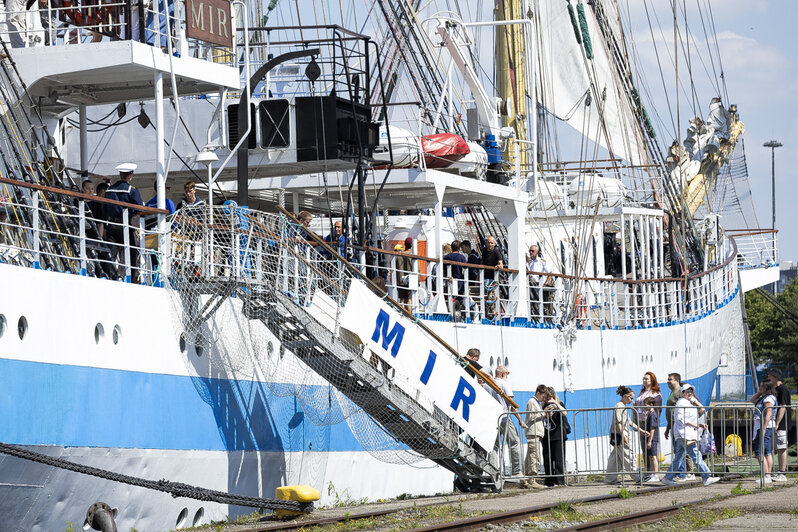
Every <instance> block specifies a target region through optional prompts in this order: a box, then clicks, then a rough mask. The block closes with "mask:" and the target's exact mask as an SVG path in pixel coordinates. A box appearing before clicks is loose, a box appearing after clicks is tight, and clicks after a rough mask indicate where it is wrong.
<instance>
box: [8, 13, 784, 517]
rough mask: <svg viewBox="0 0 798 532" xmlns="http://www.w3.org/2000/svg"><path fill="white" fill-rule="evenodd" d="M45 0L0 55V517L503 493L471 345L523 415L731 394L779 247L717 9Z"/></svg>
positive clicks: (221, 511) (222, 511)
mask: <svg viewBox="0 0 798 532" xmlns="http://www.w3.org/2000/svg"><path fill="white" fill-rule="evenodd" d="M45 4H46V5H45ZM450 4H451V5H450ZM37 5H38V7H37ZM37 5H34V6H33V7H32V8H31V9H30V10H28V11H23V12H18V13H14V12H13V11H7V16H6V23H5V26H4V33H3V52H2V55H3V57H2V59H1V60H0V104H2V116H1V117H0V137H2V142H0V152H2V158H1V159H0V160H1V161H2V163H1V164H0V286H2V291H3V297H2V298H0V383H2V386H0V388H2V390H3V391H2V393H1V394H0V409H1V410H2V416H0V444H2V452H3V453H4V454H0V522H1V523H2V526H0V528H2V529H3V530H20V531H22V530H24V531H29V530H43V531H52V530H62V529H67V528H68V527H69V526H71V525H72V524H74V525H75V526H82V525H84V524H85V526H86V527H88V524H86V521H85V520H86V509H87V508H88V507H89V506H90V505H92V504H93V503H95V502H97V501H103V502H105V503H107V504H108V505H109V506H110V507H111V508H112V510H113V513H114V516H115V518H116V521H117V523H118V525H119V527H120V528H122V529H129V528H136V529H138V530H167V529H175V528H182V527H189V526H197V525H202V524H208V523H209V522H211V521H218V520H221V519H225V518H228V517H235V516H238V515H241V514H248V513H250V512H252V508H253V507H254V508H258V507H262V506H260V505H261V504H262V501H263V500H264V499H268V498H271V497H273V495H274V491H275V488H276V487H279V486H284V485H291V484H306V485H310V486H313V487H315V488H316V489H318V490H319V491H320V492H321V495H322V499H321V501H320V502H321V504H330V503H335V502H342V501H356V500H363V499H381V498H388V497H396V496H399V495H400V494H412V495H423V494H432V493H439V492H445V491H450V490H452V489H453V488H454V489H460V490H463V491H468V490H474V489H501V488H502V479H503V476H504V474H503V472H502V464H501V459H500V458H498V459H497V457H496V455H495V453H491V452H489V451H490V449H492V448H493V444H494V440H495V439H496V438H497V432H498V428H497V423H496V421H497V419H498V417H499V416H500V415H501V413H502V408H501V406H500V405H499V403H498V402H496V401H495V400H494V399H493V398H492V397H491V395H490V393H489V392H488V391H486V390H485V389H483V388H482V387H480V386H479V385H477V384H476V381H475V380H474V379H472V378H471V377H470V376H469V374H468V371H469V370H470V371H472V372H473V367H469V365H470V363H469V361H468V360H467V359H466V358H465V354H466V352H467V351H468V350H469V349H471V348H477V349H479V350H480V351H481V354H482V355H481V359H480V363H481V364H482V368H483V370H484V371H490V370H495V368H497V367H498V366H504V367H506V368H508V369H509V370H510V371H511V373H512V377H511V386H512V388H513V390H514V391H515V394H514V400H515V402H516V403H517V404H518V405H519V407H520V408H521V409H523V408H524V406H525V405H526V403H527V401H528V400H529V398H530V397H531V396H532V395H533V394H534V391H535V388H536V387H537V386H538V384H541V383H543V384H547V385H550V386H552V387H554V388H555V390H556V391H557V393H558V394H559V395H560V398H561V399H562V400H563V402H564V404H565V406H566V408H567V410H568V412H569V413H571V414H573V413H574V412H578V411H579V410H580V409H586V408H594V407H602V406H611V405H613V404H614V403H615V398H614V394H615V389H616V387H617V386H618V385H621V384H624V385H630V386H633V387H634V389H635V390H637V389H638V388H639V383H640V379H641V378H642V376H643V374H644V373H645V372H647V371H651V372H653V373H655V374H656V375H658V376H660V378H661V379H662V380H663V381H664V379H665V376H666V375H667V374H668V373H671V372H678V373H680V374H681V375H682V378H683V381H688V382H690V383H691V384H693V385H694V386H695V388H696V390H697V391H698V395H699V397H700V398H701V400H702V401H704V402H705V403H706V402H709V401H710V400H711V399H712V398H728V397H736V396H740V395H742V394H744V393H745V388H746V377H745V375H746V367H747V358H748V354H747V351H746V330H745V327H744V321H743V315H744V305H743V298H744V292H745V291H747V290H751V289H754V288H756V287H758V286H761V285H764V284H766V283H770V282H773V281H774V280H775V279H776V278H777V277H778V261H777V254H776V238H775V232H774V231H770V230H762V229H760V228H759V227H758V224H757V222H756V218H755V213H754V212H753V205H752V204H749V203H746V202H748V201H750V200H749V199H748V197H749V196H750V191H749V189H748V183H747V168H746V164H745V153H744V142H743V133H744V125H743V122H742V121H741V116H742V114H741V113H743V112H744V110H740V111H739V112H738V110H737V108H736V106H735V105H734V100H733V95H732V96H731V97H730V95H729V94H727V92H726V86H725V80H724V79H723V76H722V74H721V72H722V69H721V68H720V67H718V66H717V65H720V64H721V62H720V60H721V58H720V57H719V49H718V47H717V46H715V45H714V44H713V43H715V44H716V41H715V40H714V37H713V36H712V35H706V41H707V46H706V49H704V48H703V47H702V48H701V49H698V50H697V49H695V44H694V43H693V47H692V48H691V43H690V41H689V40H688V39H686V38H685V37H684V35H689V34H690V28H691V25H693V24H700V23H701V21H702V20H705V18H706V19H707V20H709V19H710V18H711V12H710V11H709V3H708V2H698V3H697V8H696V7H693V6H692V4H691V6H689V7H688V6H686V5H684V4H683V3H681V2H674V3H672V4H671V3H661V5H659V4H658V5H657V6H656V7H652V6H647V7H646V9H645V10H643V11H641V9H642V8H633V9H632V10H631V11H626V8H623V6H619V3H617V2H616V1H615V0H592V1H586V0H585V1H582V0H570V1H568V0H536V1H532V0H495V2H494V1H490V2H488V1H474V2H459V3H457V2H454V3H451V2H443V1H434V0H433V1H424V2H422V1H420V0H402V1H393V0H368V1H365V2H352V1H343V0H342V1H340V2H312V1H304V0H296V1H287V0H285V1H278V0H271V1H269V2H266V1H264V2H248V1H241V0H236V1H235V2H227V1H225V0H202V1H200V0H182V1H178V2H170V1H168V0H164V1H160V2H137V1H135V0H134V1H132V2H130V1H127V2H118V1H113V0H112V1H105V0H102V1H94V0H90V1H84V2H81V3H79V4H77V3H76V4H75V5H73V3H71V2H66V1H63V2H57V1H55V0H47V2H45V3H42V2H40V3H38V4H37ZM452 5H454V6H455V7H452ZM22 9H23V10H24V5H23V6H22ZM696 9H698V11H696ZM713 24H714V23H713ZM704 27H705V28H706V26H704ZM641 28H642V29H644V30H645V32H646V33H647V34H648V33H649V32H650V34H651V35H652V39H651V41H650V42H647V43H645V45H646V46H648V47H649V48H648V50H653V51H654V52H656V54H657V56H658V57H662V58H665V57H667V58H669V59H670V62H671V64H672V66H673V67H674V68H673V71H670V70H666V71H657V70H656V69H654V70H651V69H648V70H647V69H646V68H645V66H646V65H648V64H649V62H647V61H646V60H645V58H644V57H642V54H640V53H638V46H639V45H640V44H639V43H638V45H635V40H634V39H633V38H632V36H633V32H635V31H638V30H640V29H641ZM666 30H667V31H670V32H672V33H673V35H674V36H676V39H674V40H675V42H676V44H675V45H674V43H673V42H670V44H663V43H665V42H666V41H667V39H664V37H663V38H662V39H655V38H654V37H653V35H654V34H655V32H656V34H659V35H662V32H663V31H666ZM698 64H701V65H702V67H701V68H699V67H698V66H697V65H698ZM708 65H711V67H710V66H708ZM699 78H702V79H699ZM703 78H709V79H703ZM660 80H661V83H660ZM660 86H661V89H660ZM686 101H690V102H692V106H689V105H687V104H685V103H684V102H686ZM680 102H681V105H682V107H680ZM665 109H668V111H667V112H665ZM658 110H659V113H662V114H659V113H658ZM87 183H88V184H87ZM95 189H97V190H100V189H106V190H105V192H104V195H97V194H95V192H94V191H95ZM184 192H185V195H184V194H183V193H184ZM150 198H152V200H151V201H150V202H148V206H144V205H143V201H140V200H142V199H143V200H145V201H146V200H150ZM172 202H173V204H177V209H176V210H175V209H174V208H173V207H170V203H172ZM325 237H327V238H326V239H325ZM454 241H456V242H457V245H454V246H453V245H452V243H453V242H454ZM463 243H468V244H470V246H466V247H462V248H460V246H461V245H462V244H463ZM446 246H449V247H448V249H446ZM452 248H454V249H452ZM457 248H460V250H461V253H460V254H458V249H457ZM462 252H464V253H462ZM469 252H471V253H469ZM469 259H472V260H469ZM469 262H470V264H468V263H469ZM572 424H573V423H572ZM574 428H575V431H574V434H573V436H572V438H571V439H570V440H569V442H568V447H567V449H566V451H567V452H566V468H567V469H568V471H574V470H575V469H576V468H577V465H576V464H575V463H574V460H573V458H574V457H575V456H576V455H577V452H578V449H579V448H580V447H579V446H580V445H581V444H582V442H583V440H585V439H586V438H587V436H586V434H585V433H584V432H580V429H579V427H578V426H575V427H574ZM596 458H597V459H599V460H602V459H603V458H600V457H596ZM68 464H72V465H68ZM161 479H164V480H165V481H168V482H163V483H159V482H158V481H159V480H161ZM178 484H179V485H181V486H189V487H190V486H196V487H197V489H186V490H184V491H181V492H180V493H179V495H180V496H175V497H173V496H172V495H173V494H175V492H173V491H170V489H171V488H172V487H175V489H177V487H176V486H177V485H178ZM199 488H202V489H199ZM221 494H226V496H222V495H221ZM86 529H88V528H86Z"/></svg>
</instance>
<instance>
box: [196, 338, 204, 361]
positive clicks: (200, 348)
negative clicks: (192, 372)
mask: <svg viewBox="0 0 798 532" xmlns="http://www.w3.org/2000/svg"><path fill="white" fill-rule="evenodd" d="M194 352H195V353H197V356H198V357H201V356H202V355H203V354H204V353H205V348H204V347H203V346H202V339H201V338H197V343H195V344H194Z"/></svg>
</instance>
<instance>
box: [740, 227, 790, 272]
mask: <svg viewBox="0 0 798 532" xmlns="http://www.w3.org/2000/svg"><path fill="white" fill-rule="evenodd" d="M727 234H728V235H729V236H731V237H732V238H734V241H735V242H736V244H737V266H738V268H740V269H749V268H769V267H771V266H777V265H778V263H779V259H778V231H777V230H776V231H774V230H772V229H762V230H759V231H727Z"/></svg>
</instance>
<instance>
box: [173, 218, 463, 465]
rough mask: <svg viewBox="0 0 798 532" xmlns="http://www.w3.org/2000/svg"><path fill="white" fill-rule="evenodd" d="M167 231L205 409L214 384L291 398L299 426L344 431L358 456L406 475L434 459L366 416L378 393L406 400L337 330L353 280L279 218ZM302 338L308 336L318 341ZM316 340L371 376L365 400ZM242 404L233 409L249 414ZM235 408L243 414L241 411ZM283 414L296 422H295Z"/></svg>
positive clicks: (178, 225)
mask: <svg viewBox="0 0 798 532" xmlns="http://www.w3.org/2000/svg"><path fill="white" fill-rule="evenodd" d="M169 224H170V227H171V232H170V234H169V235H168V238H167V239H165V240H166V242H168V248H167V249H168V250H169V255H168V258H165V259H164V260H165V261H167V262H168V266H169V272H168V274H167V280H168V282H167V283H166V285H167V290H168V291H169V293H170V299H171V301H172V316H173V319H174V325H175V327H174V330H175V331H176V334H177V335H178V336H179V338H178V340H179V342H180V346H181V349H182V351H183V353H184V361H185V363H186V367H187V369H188V372H189V375H191V376H192V377H193V380H194V382H195V385H196V387H197V390H198V392H199V393H200V394H201V396H202V397H203V399H204V400H205V401H206V402H208V403H209V404H213V403H214V402H215V401H218V400H219V399H220V398H219V397H218V396H217V395H218V394H217V395H215V394H214V386H215V384H214V383H216V382H218V381H216V379H223V380H228V381H230V380H232V381H235V382H236V383H239V382H245V383H251V386H254V387H263V386H265V387H267V388H268V395H269V396H271V397H272V398H274V399H276V398H286V397H293V398H295V399H296V402H298V404H299V408H298V410H299V411H301V414H302V418H303V419H304V420H307V421H310V422H311V423H312V424H314V425H317V426H318V427H329V426H331V425H335V424H338V423H341V422H346V424H347V425H348V427H349V429H350V430H351V433H352V434H353V435H354V437H355V438H356V439H357V441H358V442H359V444H360V445H361V446H362V447H363V449H364V450H366V451H368V452H369V453H371V454H372V455H373V456H374V457H376V458H377V459H379V460H381V461H384V462H389V463H397V464H413V463H416V462H418V461H420V460H422V459H423V458H425V457H428V458H434V457H435V456H434V452H433V453H428V452H425V453H424V454H423V455H422V454H421V453H419V452H417V450H413V449H411V448H409V447H408V446H407V445H405V443H406V442H407V441H408V440H411V439H412V438H413V435H412V434H410V433H409V432H408V433H407V434H401V433H400V434H397V433H396V430H395V428H393V429H392V431H393V435H392V434H391V433H389V432H388V431H387V430H386V428H385V427H384V426H383V425H382V424H380V423H378V422H376V421H375V420H374V419H373V418H372V417H371V416H370V415H369V414H368V413H367V412H366V411H364V407H365V408H366V410H368V409H369V406H370V405H373V406H376V405H378V404H382V405H383V406H384V404H385V397H384V396H383V395H382V394H381V393H379V392H378V391H377V390H376V387H378V386H380V385H384V384H386V383H387V382H390V384H391V386H393V389H394V392H395V393H404V392H401V390H412V389H413V388H412V387H411V386H410V383H409V382H403V379H402V377H401V376H400V375H398V374H395V373H394V371H393V369H392V368H390V367H388V366H387V365H386V364H384V363H383V362H382V361H381V360H379V359H378V358H377V357H376V356H375V355H373V354H371V352H370V351H369V350H368V349H366V348H365V347H364V346H363V344H362V343H360V341H359V340H358V339H357V337H356V336H354V335H353V334H351V333H349V332H348V331H346V330H344V329H341V328H339V326H338V320H339V317H340V313H341V310H342V305H343V304H344V302H345V300H346V295H347V292H346V291H347V288H348V286H349V283H350V281H351V279H352V278H353V277H355V276H356V274H355V273H354V272H352V271H351V269H348V268H347V265H345V264H344V263H343V261H342V259H340V257H337V256H335V254H334V252H331V250H329V249H326V248H324V247H323V246H321V245H319V244H317V243H316V242H314V241H313V239H311V238H309V235H308V233H307V232H306V231H308V229H306V228H304V227H303V226H301V225H298V224H296V223H295V222H294V221H292V220H288V219H287V218H286V217H285V216H282V215H276V214H267V213H261V212H256V211H250V210H248V209H246V208H242V207H238V206H235V205H232V204H231V205H225V206H214V207H205V206H203V207H201V208H195V209H184V210H183V211H181V212H178V213H177V214H176V215H174V216H173V217H172V218H171V219H170V220H169ZM350 268H351V267H350ZM276 296H279V301H282V302H289V303H290V305H292V306H293V307H292V308H295V309H298V310H297V313H298V315H299V316H300V319H299V320H298V321H297V320H296V319H294V318H291V317H290V316H287V315H286V314H287V313H286V311H285V309H284V308H282V307H280V306H278V305H276V304H275V302H276V300H275V297H276ZM300 322H302V323H300ZM310 330H313V331H316V333H314V335H315V336H314V335H311V334H310V333H309V332H308V331H310ZM319 335H322V336H324V335H326V337H327V338H328V339H329V340H328V342H329V343H330V344H331V345H335V346H336V347H337V349H343V350H344V351H345V352H348V353H349V354H350V355H349V356H350V357H355V358H357V357H359V358H360V362H361V363H363V366H364V367H365V366H370V368H369V367H365V369H366V370H367V371H366V373H368V374H369V376H368V378H369V379H371V380H372V382H370V383H368V384H369V386H370V388H369V391H363V390H357V391H356V392H354V391H351V390H347V393H344V392H342V391H341V390H340V389H339V388H342V387H346V386H348V385H347V384H346V377H347V375H346V372H345V371H344V372H343V373H342V372H341V371H342V370H341V369H340V360H338V359H336V358H335V357H333V356H330V355H329V354H328V353H327V354H325V353H324V352H323V349H322V347H320V346H319V345H318V344H319V343H320V340H319ZM325 344H326V342H325ZM323 347H324V348H329V347H330V346H329V345H324V346H323ZM297 349H304V351H302V352H303V356H302V357H300V356H297V355H296V350H297ZM314 349H315V350H317V351H318V353H316V352H314ZM308 357H315V358H314V359H313V360H314V362H313V364H314V368H311V367H310V366H309V364H308V363H306V360H309V358H308ZM322 357H327V358H322ZM320 368H321V370H320ZM336 372H339V373H340V379H338V378H334V379H333V380H335V381H336V384H337V387H336V386H333V384H331V382H330V380H328V379H330V378H333V377H335V376H336V375H337V373H336ZM320 373H322V374H324V375H326V376H327V378H324V377H322V376H321V375H320ZM331 375H332V376H333V377H330V376H331ZM349 377H351V373H350V374H349ZM242 394H243V395H244V396H243V397H241V398H239V400H241V401H243V402H245V403H246V394H244V393H243V392H242ZM353 394H356V395H353ZM348 395H349V396H348ZM405 395H407V394H405ZM415 395H416V396H414V397H413V398H412V401H414V402H415V404H416V405H420V406H421V407H422V408H424V409H425V410H427V411H428V412H429V414H430V418H432V419H434V420H435V421H436V424H437V425H438V430H439V431H440V432H444V431H447V430H449V431H453V432H454V434H457V432H458V431H457V429H456V427H455V425H454V422H453V421H451V420H450V419H448V418H447V417H446V416H445V415H443V414H442V413H441V412H440V411H439V410H437V409H436V408H435V406H434V405H433V404H432V403H431V402H428V403H427V404H425V403H424V401H425V399H424V398H423V397H420V396H418V394H415ZM351 397H356V401H357V403H356V402H355V401H353V400H352V399H351ZM407 397H409V395H407ZM271 403H273V404H274V405H280V404H286V403H289V404H290V403H292V402H290V401H284V400H283V401H279V400H274V401H271ZM271 403H270V405H271ZM242 406H243V408H242V410H243V411H251V408H249V406H250V405H246V404H244V405H242ZM288 414H290V415H288V416H287V417H288V418H290V419H291V420H295V419H296V414H297V412H293V413H291V412H289V413H288ZM253 415H254V413H253ZM272 415H273V417H275V414H274V412H272ZM276 417H277V418H279V417H280V415H279V413H278V414H277V415H276ZM288 425H289V426H290V425H291V421H290V420H289V422H288ZM305 425H307V424H305ZM289 428H290V427H289ZM306 430H307V429H306ZM410 430H411V429H408V431H410ZM281 437H283V444H284V445H283V446H284V448H285V450H286V451H292V450H303V449H302V448H293V447H292V446H291V443H293V438H292V437H291V435H289V434H285V435H283V434H281ZM403 442H404V443H403ZM327 443H328V444H329V441H328V442H327ZM304 449H305V450H307V449H306V448H304ZM416 449H418V447H416ZM313 450H318V451H323V450H325V449H318V448H317V447H314V449H313ZM431 454H432V456H431Z"/></svg>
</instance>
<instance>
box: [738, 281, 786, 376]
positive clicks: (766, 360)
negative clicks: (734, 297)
mask: <svg viewBox="0 0 798 532" xmlns="http://www.w3.org/2000/svg"><path fill="white" fill-rule="evenodd" d="M776 299H777V300H778V302H779V304H780V305H781V306H782V307H784V308H785V309H786V310H788V311H790V312H792V314H794V315H795V316H797V317H798V278H796V279H793V280H792V281H791V282H790V284H788V285H787V286H786V287H785V289H784V291H783V292H782V293H780V294H778V295H777V296H776ZM745 310H746V312H747V313H748V328H749V331H750V334H751V349H752V350H753V352H754V361H755V362H756V363H757V364H768V365H770V364H772V365H774V366H778V367H780V368H782V369H783V370H784V373H785V376H786V375H790V376H791V377H792V379H790V381H791V382H790V384H791V385H790V388H793V387H794V386H793V385H794V383H795V382H796V379H795V378H796V377H798V323H796V320H794V319H791V318H790V317H788V316H787V315H785V314H784V313H783V312H781V311H780V310H778V309H777V308H776V307H775V306H774V305H772V304H771V303H770V302H769V301H767V299H766V298H765V297H764V296H763V295H762V294H760V293H759V292H758V291H752V292H748V293H747V294H746V295H745ZM785 381H787V379H786V378H785Z"/></svg>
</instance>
